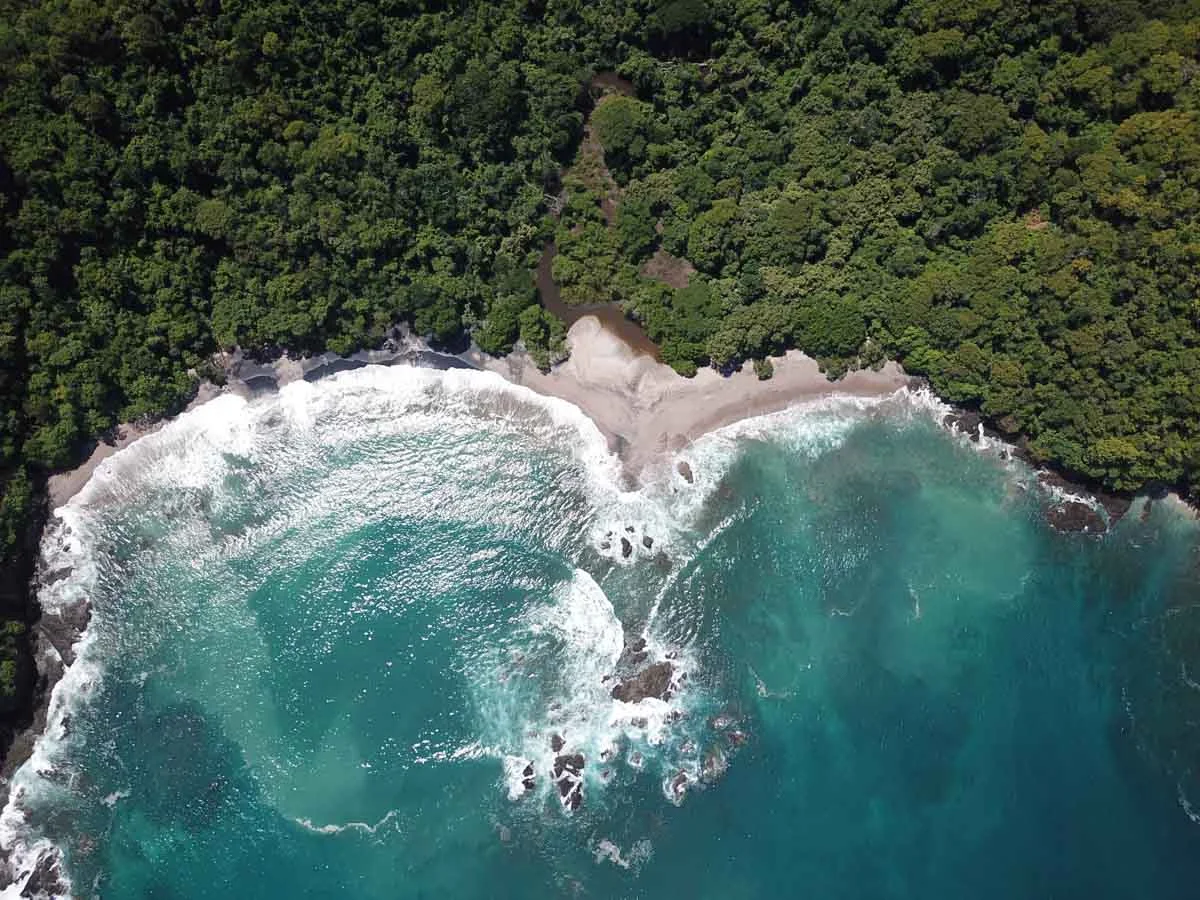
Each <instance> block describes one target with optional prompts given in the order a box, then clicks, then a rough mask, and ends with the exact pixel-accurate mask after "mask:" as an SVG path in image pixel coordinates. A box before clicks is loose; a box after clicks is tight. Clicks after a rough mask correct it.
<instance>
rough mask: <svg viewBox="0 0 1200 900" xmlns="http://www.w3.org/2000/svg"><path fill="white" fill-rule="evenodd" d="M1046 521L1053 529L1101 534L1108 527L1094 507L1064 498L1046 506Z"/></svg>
mask: <svg viewBox="0 0 1200 900" xmlns="http://www.w3.org/2000/svg"><path fill="white" fill-rule="evenodd" d="M1046 521H1047V522H1048V523H1050V527H1051V528H1053V529H1054V530H1055V531H1068V532H1075V531H1080V532H1083V533H1085V534H1103V533H1104V532H1105V531H1106V530H1107V528H1108V525H1107V523H1106V522H1105V521H1104V517H1103V516H1101V515H1100V513H1099V512H1097V511H1096V509H1095V508H1094V507H1092V506H1090V505H1088V504H1087V503H1080V502H1078V501H1075V500H1066V501H1063V502H1060V503H1057V504H1055V505H1053V506H1050V507H1048V508H1047V509H1046Z"/></svg>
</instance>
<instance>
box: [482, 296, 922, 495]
mask: <svg viewBox="0 0 1200 900" xmlns="http://www.w3.org/2000/svg"><path fill="white" fill-rule="evenodd" d="M567 342H568V344H569V346H570V349H571V355H570V358H569V359H567V361H566V362H564V363H562V364H561V365H558V366H556V367H554V369H552V370H551V371H550V372H548V373H543V372H540V371H538V369H537V367H536V366H535V365H534V364H533V363H532V362H531V361H530V360H529V359H528V357H526V356H525V355H524V354H521V353H514V354H511V355H509V356H507V357H504V358H502V359H496V358H493V357H488V356H484V355H483V354H481V353H478V352H475V353H467V354H464V355H463V357H462V358H463V359H465V360H466V361H468V362H470V363H471V364H472V365H474V366H476V367H478V368H480V369H486V370H488V371H492V372H496V373H498V374H500V375H502V376H503V377H504V378H506V379H508V380H509V381H511V382H513V383H514V384H520V385H524V386H525V387H528V388H531V389H533V390H535V391H537V392H538V393H540V394H546V395H548V396H551V397H559V398H561V399H563V400H567V401H569V402H571V403H574V404H575V405H576V406H578V407H579V408H580V409H582V410H583V411H584V413H586V414H587V415H588V417H589V418H591V420H592V421H593V422H595V423H596V426H597V427H598V428H599V429H600V431H601V432H602V433H603V434H604V435H605V437H607V438H608V440H609V445H610V446H611V447H612V448H613V450H615V451H616V452H618V453H619V454H620V455H621V458H622V459H623V460H624V462H625V465H626V467H627V469H628V471H629V472H630V474H632V475H634V476H635V477H636V475H637V473H638V472H640V471H641V469H642V468H643V467H644V466H645V465H646V463H647V462H649V461H651V460H652V459H653V458H654V457H655V456H657V455H658V454H661V453H668V452H675V451H678V450H680V449H682V448H684V447H686V446H687V445H688V444H689V443H690V442H691V441H694V440H695V439H696V438H698V437H700V436H701V435H703V434H706V433H707V432H710V431H713V430H715V429H717V428H720V427H722V426H724V425H729V424H731V423H733V422H737V421H739V420H741V419H746V418H749V417H751V416H758V415H764V414H766V413H772V412H778V411H779V410H782V409H786V408H787V407H789V406H792V405H793V404H796V403H799V402H801V401H804V400H811V399H813V398H815V397H821V396H825V395H829V394H838V393H841V394H853V395H857V396H878V395H880V394H890V393H892V392H894V391H896V390H898V389H899V388H902V387H905V386H906V385H908V384H909V383H910V378H909V377H908V376H907V375H905V374H904V372H903V370H902V369H901V368H900V367H899V366H898V365H896V364H895V363H888V364H887V365H886V366H884V368H883V369H881V370H880V371H878V372H874V371H870V370H864V371H857V372H851V373H849V374H848V375H847V376H846V377H845V378H843V379H841V380H839V381H829V380H828V379H827V378H826V377H825V376H824V375H823V374H822V373H821V371H820V369H819V368H818V366H817V363H816V361H815V360H813V359H812V358H810V357H808V356H805V355H804V354H803V353H800V352H799V351H796V350H793V351H790V352H788V353H787V354H786V355H785V356H783V357H781V358H776V359H775V360H773V363H774V366H775V374H774V376H773V377H772V378H770V379H769V380H767V381H759V380H758V378H757V377H756V376H755V374H754V372H753V370H752V369H751V367H750V366H749V365H746V366H744V367H743V368H742V369H741V371H738V372H735V373H734V374H732V375H729V376H723V375H721V374H720V373H719V372H717V371H715V370H713V369H708V368H706V369H702V370H701V371H700V372H699V373H698V374H697V375H696V376H695V377H694V378H684V377H682V376H681V375H678V374H676V372H675V371H674V370H673V369H671V367H670V366H667V365H665V364H663V363H660V362H656V361H655V360H654V359H653V358H652V357H650V356H647V355H645V354H640V353H637V352H635V351H634V350H633V349H631V348H630V346H629V345H628V344H626V343H625V342H624V341H622V340H621V339H620V338H619V337H617V336H616V335H614V334H612V333H611V332H610V331H608V330H607V329H605V328H604V327H603V326H602V325H601V323H600V322H599V320H597V319H596V318H594V317H591V316H588V317H585V318H582V319H580V320H579V321H577V322H576V323H575V324H574V325H572V326H571V329H570V331H568V332H567Z"/></svg>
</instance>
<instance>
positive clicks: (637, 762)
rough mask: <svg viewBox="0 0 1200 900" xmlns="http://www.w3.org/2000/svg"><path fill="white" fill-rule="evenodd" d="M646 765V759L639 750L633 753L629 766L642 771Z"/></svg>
mask: <svg viewBox="0 0 1200 900" xmlns="http://www.w3.org/2000/svg"><path fill="white" fill-rule="evenodd" d="M645 764H646V759H645V757H643V756H642V754H641V753H639V752H638V751H637V750H634V751H633V752H632V753H630V754H629V765H631V766H633V767H634V768H635V769H640V768H641V767H642V766H644V765H645Z"/></svg>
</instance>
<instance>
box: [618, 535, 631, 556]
mask: <svg viewBox="0 0 1200 900" xmlns="http://www.w3.org/2000/svg"><path fill="white" fill-rule="evenodd" d="M631 553H633V544H631V543H629V539H628V538H621V556H623V557H625V558H626V559H628V558H629V555H630V554H631Z"/></svg>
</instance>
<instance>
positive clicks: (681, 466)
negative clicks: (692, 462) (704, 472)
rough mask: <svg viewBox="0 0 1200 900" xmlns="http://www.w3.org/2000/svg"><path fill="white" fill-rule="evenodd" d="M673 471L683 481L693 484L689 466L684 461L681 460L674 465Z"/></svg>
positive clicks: (693, 480)
mask: <svg viewBox="0 0 1200 900" xmlns="http://www.w3.org/2000/svg"><path fill="white" fill-rule="evenodd" d="M675 471H676V472H678V473H679V474H680V476H681V477H682V478H683V480H684V481H686V482H687V483H688V484H695V481H696V479H695V477H694V476H693V475H692V467H691V466H689V465H688V464H687V463H686V462H685V461H684V460H682V459H681V460H680V461H679V462H678V463H677V464H676V465H675Z"/></svg>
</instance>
